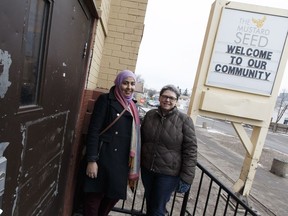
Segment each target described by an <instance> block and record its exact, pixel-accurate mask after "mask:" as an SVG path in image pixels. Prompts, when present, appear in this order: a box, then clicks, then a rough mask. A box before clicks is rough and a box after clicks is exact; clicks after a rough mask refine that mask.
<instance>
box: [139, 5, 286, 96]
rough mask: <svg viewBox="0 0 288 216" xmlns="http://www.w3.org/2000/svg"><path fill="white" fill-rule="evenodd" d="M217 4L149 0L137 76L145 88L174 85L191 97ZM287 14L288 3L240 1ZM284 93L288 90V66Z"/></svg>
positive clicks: (283, 85)
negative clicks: (212, 13) (206, 33)
mask: <svg viewBox="0 0 288 216" xmlns="http://www.w3.org/2000/svg"><path fill="white" fill-rule="evenodd" d="M213 2H214V0H203V1H192V0H177V1H175V0H150V1H148V6H147V11H146V17H145V29H144V35H143V39H142V43H141V46H140V51H139V57H138V61H137V66H136V74H137V75H141V77H142V78H143V79H144V80H145V87H147V88H153V89H156V90H160V89H161V87H162V86H164V85H166V84H174V85H175V86H179V87H180V88H181V89H183V90H184V89H186V88H187V89H188V92H190V93H191V90H192V87H193V83H194V78H195V75H196V71H197V67H198V61H199V56H200V53H201V49H202V45H203V40H204V35H205V31H206V26H207V21H208V18H209V13H210V8H211V5H212V3H213ZM237 2H243V3H249V4H255V5H261V6H269V7H275V8H281V9H286V10H288V0H237ZM283 80H284V81H285V82H283V81H282V85H281V87H280V91H281V89H287V90H288V65H286V70H285V73H284V77H283Z"/></svg>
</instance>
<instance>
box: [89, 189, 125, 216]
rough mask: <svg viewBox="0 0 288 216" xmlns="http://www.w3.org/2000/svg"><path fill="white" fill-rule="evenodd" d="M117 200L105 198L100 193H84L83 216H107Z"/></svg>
mask: <svg viewBox="0 0 288 216" xmlns="http://www.w3.org/2000/svg"><path fill="white" fill-rule="evenodd" d="M118 201H119V199H111V198H108V197H105V194H101V193H86V194H85V201H84V216H107V215H108V214H109V212H110V211H111V209H112V208H113V207H114V206H115V205H116V203H117V202H118Z"/></svg>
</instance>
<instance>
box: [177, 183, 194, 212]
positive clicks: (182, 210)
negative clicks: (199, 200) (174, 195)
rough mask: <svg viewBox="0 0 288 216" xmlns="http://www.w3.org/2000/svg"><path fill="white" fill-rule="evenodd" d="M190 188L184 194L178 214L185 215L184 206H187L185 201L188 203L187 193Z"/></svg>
mask: <svg viewBox="0 0 288 216" xmlns="http://www.w3.org/2000/svg"><path fill="white" fill-rule="evenodd" d="M190 189H191V187H190ZM190 189H189V190H188V191H187V192H186V193H185V194H184V198H183V203H182V207H181V212H180V216H184V215H185V212H186V208H187V203H188V199H189V194H190Z"/></svg>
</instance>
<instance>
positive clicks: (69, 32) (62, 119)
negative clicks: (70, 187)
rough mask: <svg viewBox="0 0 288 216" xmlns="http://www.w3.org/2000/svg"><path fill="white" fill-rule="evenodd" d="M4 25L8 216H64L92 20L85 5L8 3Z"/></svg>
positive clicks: (0, 91) (0, 13)
mask: <svg viewBox="0 0 288 216" xmlns="http://www.w3.org/2000/svg"><path fill="white" fill-rule="evenodd" d="M0 20H1V25H0V174H1V175H0V193H1V185H2V183H4V182H5V185H4V186H3V192H4V193H3V194H2V196H1V198H2V200H0V202H1V203H0V206H1V209H2V210H3V214H2V215H9V216H10V215H19V216H26V215H27V216H31V215H48V216H51V215H61V214H62V211H63V209H62V204H63V200H64V199H65V198H64V197H63V195H64V191H65V182H66V181H69V179H68V180H67V179H66V175H67V173H68V164H69V158H70V152H71V149H72V148H73V145H72V144H73V140H74V139H75V127H76V123H77V122H76V121H77V115H78V112H79V107H80V103H81V97H82V93H83V89H84V83H85V79H86V68H87V64H88V50H87V48H89V46H90V42H89V39H90V35H91V30H92V22H93V19H92V17H91V13H90V12H89V10H88V8H87V6H86V5H85V4H84V3H83V2H82V1H80V0H25V1H23V0H14V1H11V0H1V1H0ZM2 155H3V157H1V156H2ZM1 158H2V159H6V160H7V166H6V168H5V166H1ZM3 164H4V163H3ZM5 173H6V175H5ZM3 179H4V180H5V181H2V180H3ZM0 195H1V194H0ZM2 215H1V216H2Z"/></svg>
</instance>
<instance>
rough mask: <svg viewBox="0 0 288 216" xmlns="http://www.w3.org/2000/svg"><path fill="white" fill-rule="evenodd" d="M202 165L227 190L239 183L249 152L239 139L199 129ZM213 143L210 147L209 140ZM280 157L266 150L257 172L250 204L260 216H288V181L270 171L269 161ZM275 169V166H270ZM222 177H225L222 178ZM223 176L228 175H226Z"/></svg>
mask: <svg viewBox="0 0 288 216" xmlns="http://www.w3.org/2000/svg"><path fill="white" fill-rule="evenodd" d="M196 131H197V138H198V148H199V150H198V151H199V162H200V163H201V164H203V165H204V166H205V168H207V169H208V170H210V171H211V172H212V173H213V175H216V176H219V178H220V179H219V180H220V181H222V182H224V183H226V184H227V186H228V187H229V185H231V186H232V185H233V183H234V182H235V181H236V180H237V179H238V177H239V175H240V172H241V168H242V163H243V160H244V155H245V151H244V150H243V149H242V148H243V147H242V144H241V143H240V141H238V140H237V138H235V137H232V136H227V135H223V134H213V133H209V132H208V131H207V129H202V128H200V127H196ZM207 138H208V140H209V143H208V142H207V141H205V140H207ZM277 154H279V153H277V152H273V151H271V150H265V149H264V150H263V152H262V156H261V158H260V164H259V166H258V168H257V171H256V176H255V178H254V181H253V185H252V189H251V192H250V195H249V197H248V203H249V205H251V206H252V207H253V208H254V209H256V210H257V211H258V212H259V214H260V215H263V216H264V215H277V216H286V215H288V205H287V203H288V178H283V177H279V176H277V175H274V174H272V173H271V172H270V171H269V170H270V168H271V167H269V166H268V164H269V163H267V161H268V160H269V161H271V159H273V158H274V157H278V155H277ZM270 165H271V164H270ZM221 173H222V174H221ZM223 173H224V174H225V175H223Z"/></svg>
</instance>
